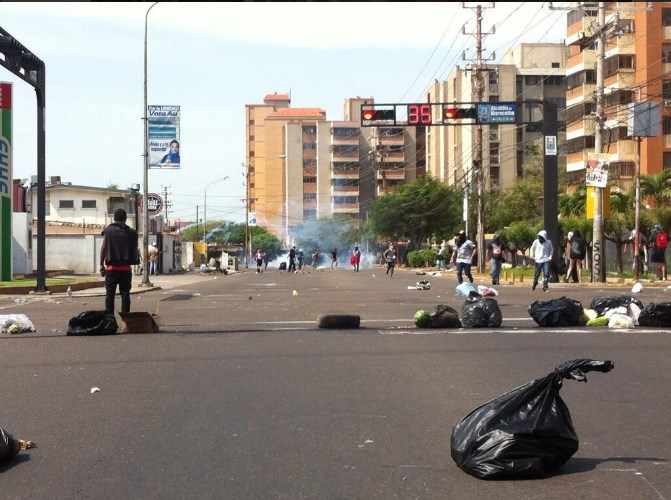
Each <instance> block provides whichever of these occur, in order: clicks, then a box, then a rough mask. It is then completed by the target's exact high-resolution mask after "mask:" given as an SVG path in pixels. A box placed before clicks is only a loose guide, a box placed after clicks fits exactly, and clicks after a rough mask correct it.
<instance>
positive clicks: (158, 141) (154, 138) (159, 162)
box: [147, 106, 181, 169]
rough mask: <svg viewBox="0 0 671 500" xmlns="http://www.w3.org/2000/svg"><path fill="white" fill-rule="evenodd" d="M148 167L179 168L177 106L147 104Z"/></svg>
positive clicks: (178, 112) (178, 111)
mask: <svg viewBox="0 0 671 500" xmlns="http://www.w3.org/2000/svg"><path fill="white" fill-rule="evenodd" d="M147 111H148V116H147V136H148V138H147V139H148V144H149V151H148V153H149V168H169V169H178V168H180V164H181V159H180V151H179V147H180V144H179V119H180V109H179V106H148V108H147Z"/></svg>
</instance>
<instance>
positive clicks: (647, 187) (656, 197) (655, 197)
mask: <svg viewBox="0 0 671 500" xmlns="http://www.w3.org/2000/svg"><path fill="white" fill-rule="evenodd" d="M641 197H642V198H643V199H645V198H650V199H651V200H652V201H653V202H654V204H655V206H657V207H658V206H660V205H662V204H663V203H664V202H665V201H668V200H669V198H670V197H671V170H662V171H661V172H660V173H658V174H651V175H642V176H641Z"/></svg>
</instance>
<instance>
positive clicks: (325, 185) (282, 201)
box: [245, 94, 424, 246]
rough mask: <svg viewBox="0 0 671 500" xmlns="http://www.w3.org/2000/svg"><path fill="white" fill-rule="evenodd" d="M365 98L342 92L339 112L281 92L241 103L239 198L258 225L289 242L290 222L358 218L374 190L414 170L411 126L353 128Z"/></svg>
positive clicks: (389, 186) (378, 192)
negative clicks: (337, 115) (333, 114)
mask: <svg viewBox="0 0 671 500" xmlns="http://www.w3.org/2000/svg"><path fill="white" fill-rule="evenodd" d="M373 102H374V100H373V99H372V98H360V97H357V98H351V99H347V100H345V106H344V119H343V120H327V118H326V113H325V111H324V110H322V109H321V108H292V107H291V97H290V96H289V95H288V94H269V95H266V96H265V98H264V101H263V104H248V105H246V106H245V108H246V132H247V140H246V164H245V167H246V177H247V198H248V200H247V203H248V211H249V212H250V213H254V214H255V215H256V220H257V224H258V225H260V226H264V227H267V228H268V230H269V231H271V232H272V233H273V234H275V235H276V236H277V237H278V238H280V239H281V240H282V241H283V242H284V244H285V245H286V246H290V245H292V244H293V241H292V237H291V232H292V231H291V229H292V227H293V226H297V225H300V224H303V223H304V222H306V221H310V220H315V219H319V218H324V217H333V216H335V215H346V216H348V217H351V218H352V219H364V218H365V214H366V211H367V210H368V208H369V207H370V205H371V204H372V202H373V200H374V199H375V198H376V197H377V196H380V195H382V194H384V193H386V192H390V191H392V190H393V189H394V187H395V186H396V185H398V184H399V183H401V182H409V181H412V180H414V179H415V178H416V176H417V172H418V171H419V172H422V169H423V156H421V157H420V160H419V161H418V160H417V158H418V154H417V148H418V147H420V148H421V151H423V149H424V144H423V142H422V141H421V140H417V133H416V131H414V130H410V131H409V130H405V129H404V128H403V127H379V128H378V127H376V128H367V129H362V128H361V126H360V124H361V120H360V116H361V105H362V104H370V103H373ZM420 136H421V134H420ZM421 151H420V155H421V154H423V153H421ZM406 158H409V159H411V161H409V162H408V161H406ZM418 165H419V167H418ZM418 168H419V170H418Z"/></svg>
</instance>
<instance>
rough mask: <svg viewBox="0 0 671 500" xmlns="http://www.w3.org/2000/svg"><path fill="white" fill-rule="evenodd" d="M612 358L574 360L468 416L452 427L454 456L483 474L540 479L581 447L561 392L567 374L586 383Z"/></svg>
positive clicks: (609, 366) (610, 366)
mask: <svg viewBox="0 0 671 500" xmlns="http://www.w3.org/2000/svg"><path fill="white" fill-rule="evenodd" d="M613 367H614V364H613V362H612V361H595V360H591V359H574V360H571V361H566V362H565V363H563V364H561V365H559V366H558V367H557V368H555V371H554V372H552V373H550V374H548V375H547V376H545V377H543V378H540V379H537V380H533V381H531V382H529V383H528V384H525V385H522V386H520V387H518V388H516V389H513V390H512V391H510V392H507V393H505V394H503V395H501V396H499V397H498V398H496V399H492V400H491V401H489V402H487V403H485V404H484V405H482V406H480V407H479V408H476V409H475V410H473V411H472V412H471V413H469V414H468V415H466V416H465V417H464V418H463V419H462V420H461V421H460V422H459V423H458V424H457V425H456V426H455V427H454V429H453V430H452V439H451V448H452V458H453V459H454V461H455V462H456V463H457V465H458V466H459V467H460V468H461V469H462V470H463V471H464V472H466V473H468V474H470V475H472V476H475V477H477V478H479V479H535V478H540V477H543V476H545V475H547V474H549V473H550V472H552V471H555V470H557V469H558V468H560V467H561V466H562V465H564V464H565V463H566V462H567V460H568V459H569V458H571V456H572V455H573V454H574V453H575V452H576V451H577V450H578V436H577V434H576V432H575V430H574V428H573V423H572V421H571V414H570V412H569V409H568V407H567V406H566V404H565V403H564V401H563V400H562V398H561V396H560V395H559V390H560V389H561V387H562V383H563V379H565V378H571V379H573V380H577V381H578V382H587V378H586V377H585V373H586V372H589V371H599V372H603V373H606V372H609V371H610V370H612V369H613Z"/></svg>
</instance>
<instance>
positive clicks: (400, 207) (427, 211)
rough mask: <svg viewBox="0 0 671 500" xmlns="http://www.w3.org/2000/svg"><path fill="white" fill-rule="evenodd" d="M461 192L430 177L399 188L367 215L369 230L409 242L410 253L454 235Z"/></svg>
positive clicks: (375, 203) (460, 202) (378, 200)
mask: <svg viewBox="0 0 671 500" xmlns="http://www.w3.org/2000/svg"><path fill="white" fill-rule="evenodd" d="M462 196H463V195H462V192H461V190H459V189H456V188H454V187H453V186H446V185H445V184H442V183H441V182H440V181H438V180H436V179H434V178H432V177H431V176H423V177H420V178H418V179H416V180H415V181H414V182H412V183H409V184H402V185H399V186H398V187H397V188H396V189H395V190H394V192H392V193H388V194H386V195H384V196H381V197H380V198H378V199H376V200H375V201H374V202H373V205H372V206H371V210H370V211H369V213H368V228H369V229H370V230H371V231H372V233H373V234H376V235H377V236H379V237H387V238H389V239H391V240H392V241H398V240H399V239H401V238H407V239H408V240H409V241H410V245H409V250H413V249H418V248H421V245H422V242H423V241H425V240H426V239H428V238H429V237H434V236H436V235H445V234H454V233H455V232H456V230H457V229H458V228H459V227H460V226H461V210H462Z"/></svg>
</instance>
